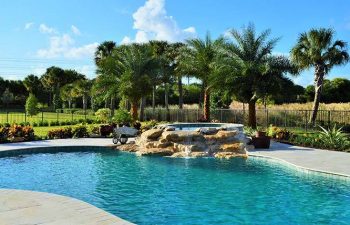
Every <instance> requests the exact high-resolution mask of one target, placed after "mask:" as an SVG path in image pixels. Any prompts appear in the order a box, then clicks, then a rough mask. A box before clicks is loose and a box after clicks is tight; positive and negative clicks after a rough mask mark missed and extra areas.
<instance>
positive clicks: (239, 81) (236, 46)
mask: <svg viewBox="0 0 350 225" xmlns="http://www.w3.org/2000/svg"><path fill="white" fill-rule="evenodd" d="M270 33H271V31H270V30H265V31H263V32H262V33H261V34H259V35H257V34H256V32H255V27H254V25H253V24H249V25H248V27H246V28H245V29H243V31H242V32H240V31H237V30H234V29H233V30H231V31H230V32H229V35H230V37H231V38H232V39H233V41H231V42H227V43H226V46H225V48H224V52H225V57H224V59H223V60H221V63H223V64H225V65H226V67H227V68H228V69H226V70H227V73H226V74H227V75H228V76H226V78H223V79H225V80H226V85H227V87H228V88H229V89H230V90H231V91H232V92H233V94H234V95H235V96H236V98H237V99H240V100H241V101H244V102H245V103H248V106H249V107H248V108H249V119H248V125H249V126H250V127H252V128H256V109H255V105H256V102H257V100H258V99H259V98H261V97H263V96H266V94H267V93H269V92H270V91H271V92H272V91H274V89H276V88H277V87H278V83H279V81H280V80H282V79H283V76H284V74H285V73H286V72H294V70H293V67H292V65H291V63H290V62H289V60H288V58H286V57H284V56H274V55H272V54H271V52H272V50H273V48H274V46H275V45H276V43H277V41H278V39H277V38H274V39H270V40H269V39H268V36H269V35H270Z"/></svg>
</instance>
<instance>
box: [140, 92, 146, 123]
mask: <svg viewBox="0 0 350 225" xmlns="http://www.w3.org/2000/svg"><path fill="white" fill-rule="evenodd" d="M145 106H146V97H145V96H143V97H142V98H141V103H140V121H144V120H145Z"/></svg>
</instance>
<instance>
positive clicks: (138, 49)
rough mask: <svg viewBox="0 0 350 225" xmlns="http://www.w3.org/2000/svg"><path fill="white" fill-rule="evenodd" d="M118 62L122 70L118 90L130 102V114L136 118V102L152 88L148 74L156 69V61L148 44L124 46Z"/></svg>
mask: <svg viewBox="0 0 350 225" xmlns="http://www.w3.org/2000/svg"><path fill="white" fill-rule="evenodd" d="M119 62H120V65H121V66H122V68H123V69H122V70H123V71H122V75H121V78H120V85H119V89H118V90H119V92H120V94H121V95H123V96H125V97H126V98H127V99H128V100H129V101H130V102H131V115H132V117H133V119H134V120H137V119H138V104H139V102H140V100H141V98H142V97H143V96H146V95H148V94H149V93H150V92H151V90H152V83H151V78H150V75H151V74H153V73H154V72H155V71H154V70H155V69H157V62H156V60H154V58H153V57H152V48H151V47H150V45H148V44H132V45H129V46H126V47H125V48H124V49H123V51H122V52H121V53H120V59H119Z"/></svg>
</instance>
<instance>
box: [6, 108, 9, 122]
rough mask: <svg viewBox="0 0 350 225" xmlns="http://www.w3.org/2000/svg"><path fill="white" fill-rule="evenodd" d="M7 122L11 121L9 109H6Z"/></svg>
mask: <svg viewBox="0 0 350 225" xmlns="http://www.w3.org/2000/svg"><path fill="white" fill-rule="evenodd" d="M6 123H9V111H7V110H6Z"/></svg>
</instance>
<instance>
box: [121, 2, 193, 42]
mask: <svg viewBox="0 0 350 225" xmlns="http://www.w3.org/2000/svg"><path fill="white" fill-rule="evenodd" d="M133 18H134V26H133V28H134V29H135V30H137V32H136V36H135V39H134V40H132V39H131V38H130V37H124V38H123V41H122V42H124V43H125V42H126V41H129V42H133V41H135V42H146V41H148V40H151V39H156V40H167V41H170V42H176V41H182V40H184V39H187V38H190V37H194V36H195V35H196V29H195V28H194V27H188V28H186V29H181V28H179V26H178V25H177V22H176V21H175V19H174V18H173V17H172V16H168V15H167V12H166V10H165V0H147V1H146V3H145V5H143V6H141V7H140V8H139V9H138V10H137V11H136V12H135V13H134V14H133Z"/></svg>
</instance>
